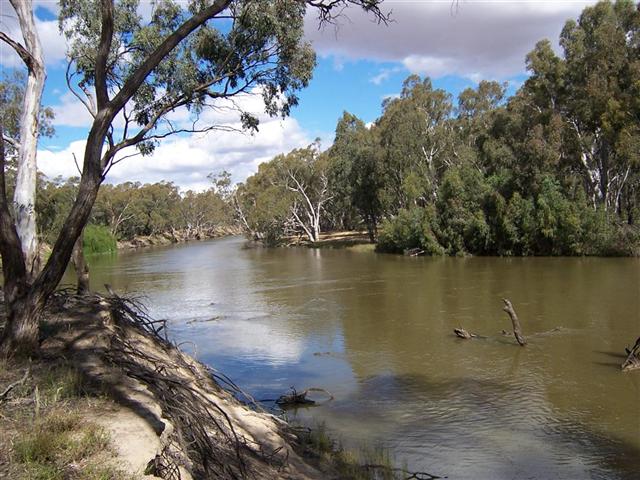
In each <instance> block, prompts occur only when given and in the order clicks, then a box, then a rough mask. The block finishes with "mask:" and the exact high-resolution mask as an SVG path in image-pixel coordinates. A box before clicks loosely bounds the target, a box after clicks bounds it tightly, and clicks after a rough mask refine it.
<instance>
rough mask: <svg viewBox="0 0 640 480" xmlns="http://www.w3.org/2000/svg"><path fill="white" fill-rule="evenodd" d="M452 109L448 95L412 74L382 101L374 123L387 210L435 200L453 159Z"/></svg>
mask: <svg viewBox="0 0 640 480" xmlns="http://www.w3.org/2000/svg"><path fill="white" fill-rule="evenodd" d="M452 112H453V105H452V102H451V95H450V94H449V93H447V92H445V91H444V90H441V89H434V88H433V85H432V83H431V80H430V79H429V78H425V79H421V78H420V77H419V76H417V75H411V76H409V77H408V78H407V79H406V80H405V81H404V84H403V88H402V92H401V94H400V97H399V98H396V99H392V100H389V101H387V102H385V104H384V113H383V115H382V117H381V118H380V119H379V120H378V122H377V124H378V128H379V135H380V147H381V149H382V152H383V155H384V164H385V170H386V175H387V185H388V194H387V198H388V200H387V205H388V208H389V213H390V214H395V213H396V212H397V211H398V209H400V208H407V207H409V206H410V205H416V204H421V205H424V204H426V203H430V202H433V201H435V199H436V197H437V191H438V185H439V182H440V179H441V178H442V175H443V174H444V171H445V170H446V168H448V167H449V166H451V165H452V164H453V161H454V158H453V155H452V153H451V150H450V146H451V141H452V135H453V125H452V123H451V122H450V118H451V114H452Z"/></svg>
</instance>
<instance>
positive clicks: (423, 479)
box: [362, 464, 447, 480]
mask: <svg viewBox="0 0 640 480" xmlns="http://www.w3.org/2000/svg"><path fill="white" fill-rule="evenodd" d="M362 468H365V469H367V470H374V471H377V472H382V474H383V478H387V476H388V474H396V475H397V474H401V475H407V476H405V477H403V480H437V479H439V478H447V477H439V476H437V475H433V474H431V473H427V472H412V471H410V470H406V469H404V468H394V467H389V466H387V465H375V464H365V465H362ZM385 474H387V476H384V475H385Z"/></svg>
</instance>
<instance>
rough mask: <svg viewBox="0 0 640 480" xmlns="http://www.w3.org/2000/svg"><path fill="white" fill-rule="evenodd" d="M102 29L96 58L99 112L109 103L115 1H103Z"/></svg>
mask: <svg viewBox="0 0 640 480" xmlns="http://www.w3.org/2000/svg"><path fill="white" fill-rule="evenodd" d="M101 15H102V29H101V31H100V44H99V45H98V55H97V56H96V79H95V80H96V101H97V104H98V110H102V108H103V107H104V106H105V105H106V104H107V103H108V102H109V92H108V89H107V62H108V60H109V52H110V51H111V42H112V40H113V0H102V8H101Z"/></svg>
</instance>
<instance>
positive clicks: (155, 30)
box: [0, 0, 387, 354]
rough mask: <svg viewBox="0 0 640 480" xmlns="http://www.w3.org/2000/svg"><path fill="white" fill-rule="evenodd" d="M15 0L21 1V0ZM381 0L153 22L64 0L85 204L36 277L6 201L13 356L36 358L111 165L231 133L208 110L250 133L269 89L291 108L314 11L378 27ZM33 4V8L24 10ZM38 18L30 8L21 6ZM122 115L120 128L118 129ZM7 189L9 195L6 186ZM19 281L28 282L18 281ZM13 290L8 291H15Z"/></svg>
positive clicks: (6, 339) (106, 6) (208, 11)
mask: <svg viewBox="0 0 640 480" xmlns="http://www.w3.org/2000/svg"><path fill="white" fill-rule="evenodd" d="M16 3H20V2H17V0H16ZM381 3H382V0H330V1H328V0H327V1H325V0H282V1H278V2H274V1H271V0H244V1H241V0H235V1H234V0H215V1H212V0H191V1H189V2H188V4H186V5H185V2H177V1H170V0H164V1H158V2H156V3H154V4H153V10H152V12H151V15H150V18H148V19H143V18H141V16H140V15H139V14H138V2H137V1H136V0H122V1H120V2H117V3H116V2H114V0H62V1H61V9H60V25H61V29H62V31H63V32H64V34H65V35H66V37H67V38H68V40H69V43H70V49H69V55H70V64H69V68H68V74H67V79H68V83H69V86H70V87H71V88H72V91H73V92H74V94H75V95H76V96H77V97H78V99H79V100H81V101H82V102H83V103H84V104H85V106H86V107H87V108H88V110H89V111H90V112H91V115H92V117H93V122H92V125H91V128H90V130H89V134H88V136H87V141H86V147H85V151H84V155H83V160H82V176H81V179H80V184H79V188H78V194H77V196H76V199H75V202H74V204H73V206H72V208H71V211H70V212H69V215H68V217H67V218H66V220H65V221H64V223H63V225H62V228H61V230H60V234H59V236H58V238H57V240H56V242H55V243H54V245H53V249H52V252H51V256H50V257H49V260H48V261H47V263H46V265H45V266H44V268H43V269H42V271H41V272H40V273H39V274H38V275H37V276H36V277H35V278H31V277H30V276H29V275H28V272H27V271H26V268H25V267H24V265H25V263H24V261H20V262H15V265H12V263H13V259H15V258H20V259H22V258H23V254H22V251H21V250H20V248H19V247H18V246H19V239H18V237H17V234H16V230H15V228H10V226H11V225H12V223H11V217H10V213H9V209H8V208H7V205H6V202H3V203H2V205H0V237H1V242H0V247H1V249H2V258H3V263H4V264H5V265H6V266H7V268H5V269H4V272H3V273H4V278H5V303H6V310H7V325H6V327H5V330H4V334H3V338H2V340H1V344H0V350H1V352H2V353H5V354H29V353H31V352H33V351H34V350H36V349H37V345H38V327H37V326H38V318H39V315H40V313H41V311H42V309H43V308H44V306H45V304H46V301H47V299H48V298H49V296H50V295H51V294H52V293H53V291H54V290H55V288H56V286H57V285H58V283H59V281H60V279H61V278H62V275H63V274H64V271H65V269H66V267H67V265H68V263H69V260H70V258H71V254H72V251H73V247H74V244H75V243H76V240H77V239H78V237H79V236H80V234H81V232H82V229H83V227H84V225H85V224H86V222H87V220H88V218H89V216H90V214H91V209H92V206H93V204H94V202H95V199H96V196H97V193H98V189H99V187H100V184H101V183H102V181H103V180H104V178H105V176H106V174H107V173H108V171H109V169H110V168H112V166H113V165H115V164H116V163H117V162H118V161H122V160H123V159H124V158H125V157H127V156H130V155H126V154H124V153H123V151H125V149H127V148H129V147H136V148H137V150H138V153H140V154H151V153H152V152H153V148H154V146H155V145H156V143H157V142H158V141H159V140H160V139H162V138H164V137H166V136H168V135H172V134H180V133H189V132H194V131H199V132H203V131H212V130H221V129H228V128H229V127H228V126H227V127H225V126H223V125H220V124H202V123H200V124H198V122H196V121H195V120H197V119H198V116H199V114H200V113H201V112H203V111H204V110H205V109H206V108H207V107H212V108H214V109H215V108H225V109H227V110H228V109H235V110H237V113H238V116H239V120H240V122H239V123H241V124H242V127H244V128H245V129H256V128H257V127H258V119H257V118H256V117H254V116H253V115H251V114H250V113H248V112H244V111H241V110H240V109H239V108H238V104H237V103H236V102H235V101H234V100H235V99H237V98H239V97H241V96H242V95H243V94H249V93H256V92H258V93H259V94H260V95H262V99H263V101H264V106H265V111H266V112H267V113H268V114H270V115H282V116H286V115H288V114H289V112H290V109H291V107H292V106H294V105H295V104H296V103H297V101H298V98H297V96H296V91H298V90H299V89H301V88H303V87H305V86H306V85H307V84H308V82H309V80H310V78H311V74H312V70H313V67H314V65H315V55H314V53H313V50H312V49H311V46H310V45H309V44H308V43H307V42H306V41H305V40H304V38H303V25H304V16H305V13H306V11H307V8H308V7H310V8H312V9H314V10H315V12H317V14H318V19H319V22H320V23H325V22H331V21H333V20H335V19H336V17H337V16H338V15H340V12H342V11H343V9H344V7H347V6H349V5H354V6H357V7H361V8H363V9H364V10H365V11H367V12H369V13H370V14H371V15H373V16H374V18H375V19H376V20H378V21H379V22H385V21H386V20H387V16H386V15H385V14H384V13H383V12H382V11H381V10H380V4H381ZM25 5H26V6H25ZM22 7H24V8H25V11H28V12H29V13H30V14H31V15H32V7H31V4H30V3H28V4H26V3H25V2H24V1H23V2H21V8H22ZM182 108H184V109H187V110H188V111H189V113H190V114H191V115H192V119H194V121H193V122H189V124H188V125H176V124H174V123H173V122H171V121H169V120H168V118H167V116H168V114H170V113H171V112H175V111H176V110H178V109H182ZM116 118H118V119H120V120H121V122H120V123H121V125H114V121H115V120H116ZM1 190H2V191H0V194H3V193H5V192H4V186H3V188H2V189H1ZM16 286H17V287H18V288H16ZM7 292H8V293H9V294H8V295H7Z"/></svg>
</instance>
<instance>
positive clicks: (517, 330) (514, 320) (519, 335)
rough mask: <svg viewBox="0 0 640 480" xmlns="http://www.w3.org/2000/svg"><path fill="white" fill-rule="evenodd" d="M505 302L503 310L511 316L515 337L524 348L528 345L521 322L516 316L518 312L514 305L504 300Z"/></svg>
mask: <svg viewBox="0 0 640 480" xmlns="http://www.w3.org/2000/svg"><path fill="white" fill-rule="evenodd" d="M502 301H503V302H504V308H503V310H504V311H505V312H507V314H509V317H510V318H511V323H512V324H513V335H514V336H515V337H516V340H517V341H518V343H519V344H520V346H521V347H524V346H525V345H526V344H527V341H526V340H525V339H524V336H523V335H522V328H520V321H519V320H518V315H516V311H515V310H514V308H513V305H512V304H511V302H510V301H509V300H507V299H506V298H503V299H502Z"/></svg>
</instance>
